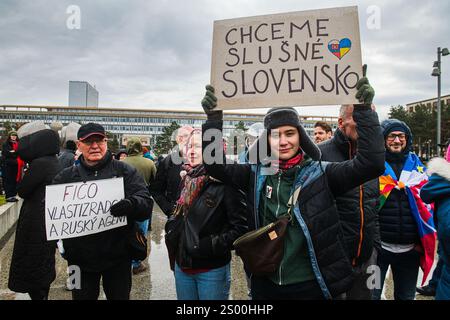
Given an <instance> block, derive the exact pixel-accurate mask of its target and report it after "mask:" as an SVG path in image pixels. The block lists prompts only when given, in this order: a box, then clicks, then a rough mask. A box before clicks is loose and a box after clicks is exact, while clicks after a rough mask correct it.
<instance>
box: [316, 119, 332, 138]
mask: <svg viewBox="0 0 450 320" xmlns="http://www.w3.org/2000/svg"><path fill="white" fill-rule="evenodd" d="M332 135H333V131H332V130H331V127H330V125H329V124H328V123H326V122H325V121H317V122H316V123H315V124H314V142H315V143H321V142H324V141H327V140H329V139H331V137H332Z"/></svg>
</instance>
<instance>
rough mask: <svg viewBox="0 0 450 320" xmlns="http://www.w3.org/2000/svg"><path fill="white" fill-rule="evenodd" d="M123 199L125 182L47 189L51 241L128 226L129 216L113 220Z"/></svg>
mask: <svg viewBox="0 0 450 320" xmlns="http://www.w3.org/2000/svg"><path fill="white" fill-rule="evenodd" d="M123 198H124V189H123V178H113V179H103V180H94V181H88V182H85V183H84V182H74V183H67V184H56V185H50V186H47V187H46V189H45V226H46V230H47V240H58V239H67V238H76V237H81V236H86V235H89V234H94V233H98V232H102V231H106V230H110V229H114V228H118V227H121V226H125V225H126V224H127V218H126V217H125V216H124V217H113V216H112V215H111V214H110V212H109V210H110V208H111V206H112V205H113V204H115V203H116V202H118V201H120V200H121V199H123Z"/></svg>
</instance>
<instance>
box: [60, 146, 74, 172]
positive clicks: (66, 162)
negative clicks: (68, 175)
mask: <svg viewBox="0 0 450 320" xmlns="http://www.w3.org/2000/svg"><path fill="white" fill-rule="evenodd" d="M58 161H59V164H60V165H61V168H63V169H65V168H68V167H71V166H73V164H74V163H75V151H72V150H69V149H64V150H63V151H62V152H61V154H60V155H59V156H58Z"/></svg>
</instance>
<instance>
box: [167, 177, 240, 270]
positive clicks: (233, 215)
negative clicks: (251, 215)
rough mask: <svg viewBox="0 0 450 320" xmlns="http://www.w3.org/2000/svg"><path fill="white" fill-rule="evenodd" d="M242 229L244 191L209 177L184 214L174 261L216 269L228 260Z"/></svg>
mask: <svg viewBox="0 0 450 320" xmlns="http://www.w3.org/2000/svg"><path fill="white" fill-rule="evenodd" d="M245 232H247V206H246V204H245V195H244V193H243V192H242V191H240V190H235V189H233V188H232V187H231V186H227V185H224V184H223V183H221V182H218V181H213V180H212V179H211V180H209V181H208V182H207V183H206V184H205V185H204V186H203V188H202V190H201V192H200V194H199V197H198V198H197V199H196V200H195V201H194V203H193V204H192V206H191V208H190V209H189V211H188V213H187V215H186V218H185V227H184V232H183V233H182V235H181V238H180V242H179V246H178V248H179V249H178V252H177V258H176V261H177V263H178V265H179V266H180V267H181V268H183V267H184V268H193V269H215V268H220V267H222V266H224V265H226V264H227V263H229V262H230V260H231V249H232V245H233V242H234V240H236V239H237V238H238V237H240V236H241V235H243V234H244V233H245Z"/></svg>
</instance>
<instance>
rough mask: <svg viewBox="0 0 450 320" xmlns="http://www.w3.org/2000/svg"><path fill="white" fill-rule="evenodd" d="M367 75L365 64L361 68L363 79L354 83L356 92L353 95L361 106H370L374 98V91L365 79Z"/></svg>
mask: <svg viewBox="0 0 450 320" xmlns="http://www.w3.org/2000/svg"><path fill="white" fill-rule="evenodd" d="M366 73H367V64H365V65H364V66H363V77H362V78H361V79H359V80H358V82H357V83H356V89H357V90H358V92H357V93H356V95H355V98H356V99H358V101H359V102H360V103H361V104H365V105H371V104H372V101H373V97H374V96H375V90H374V89H373V88H372V86H371V85H370V83H369V79H367V77H366Z"/></svg>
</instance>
